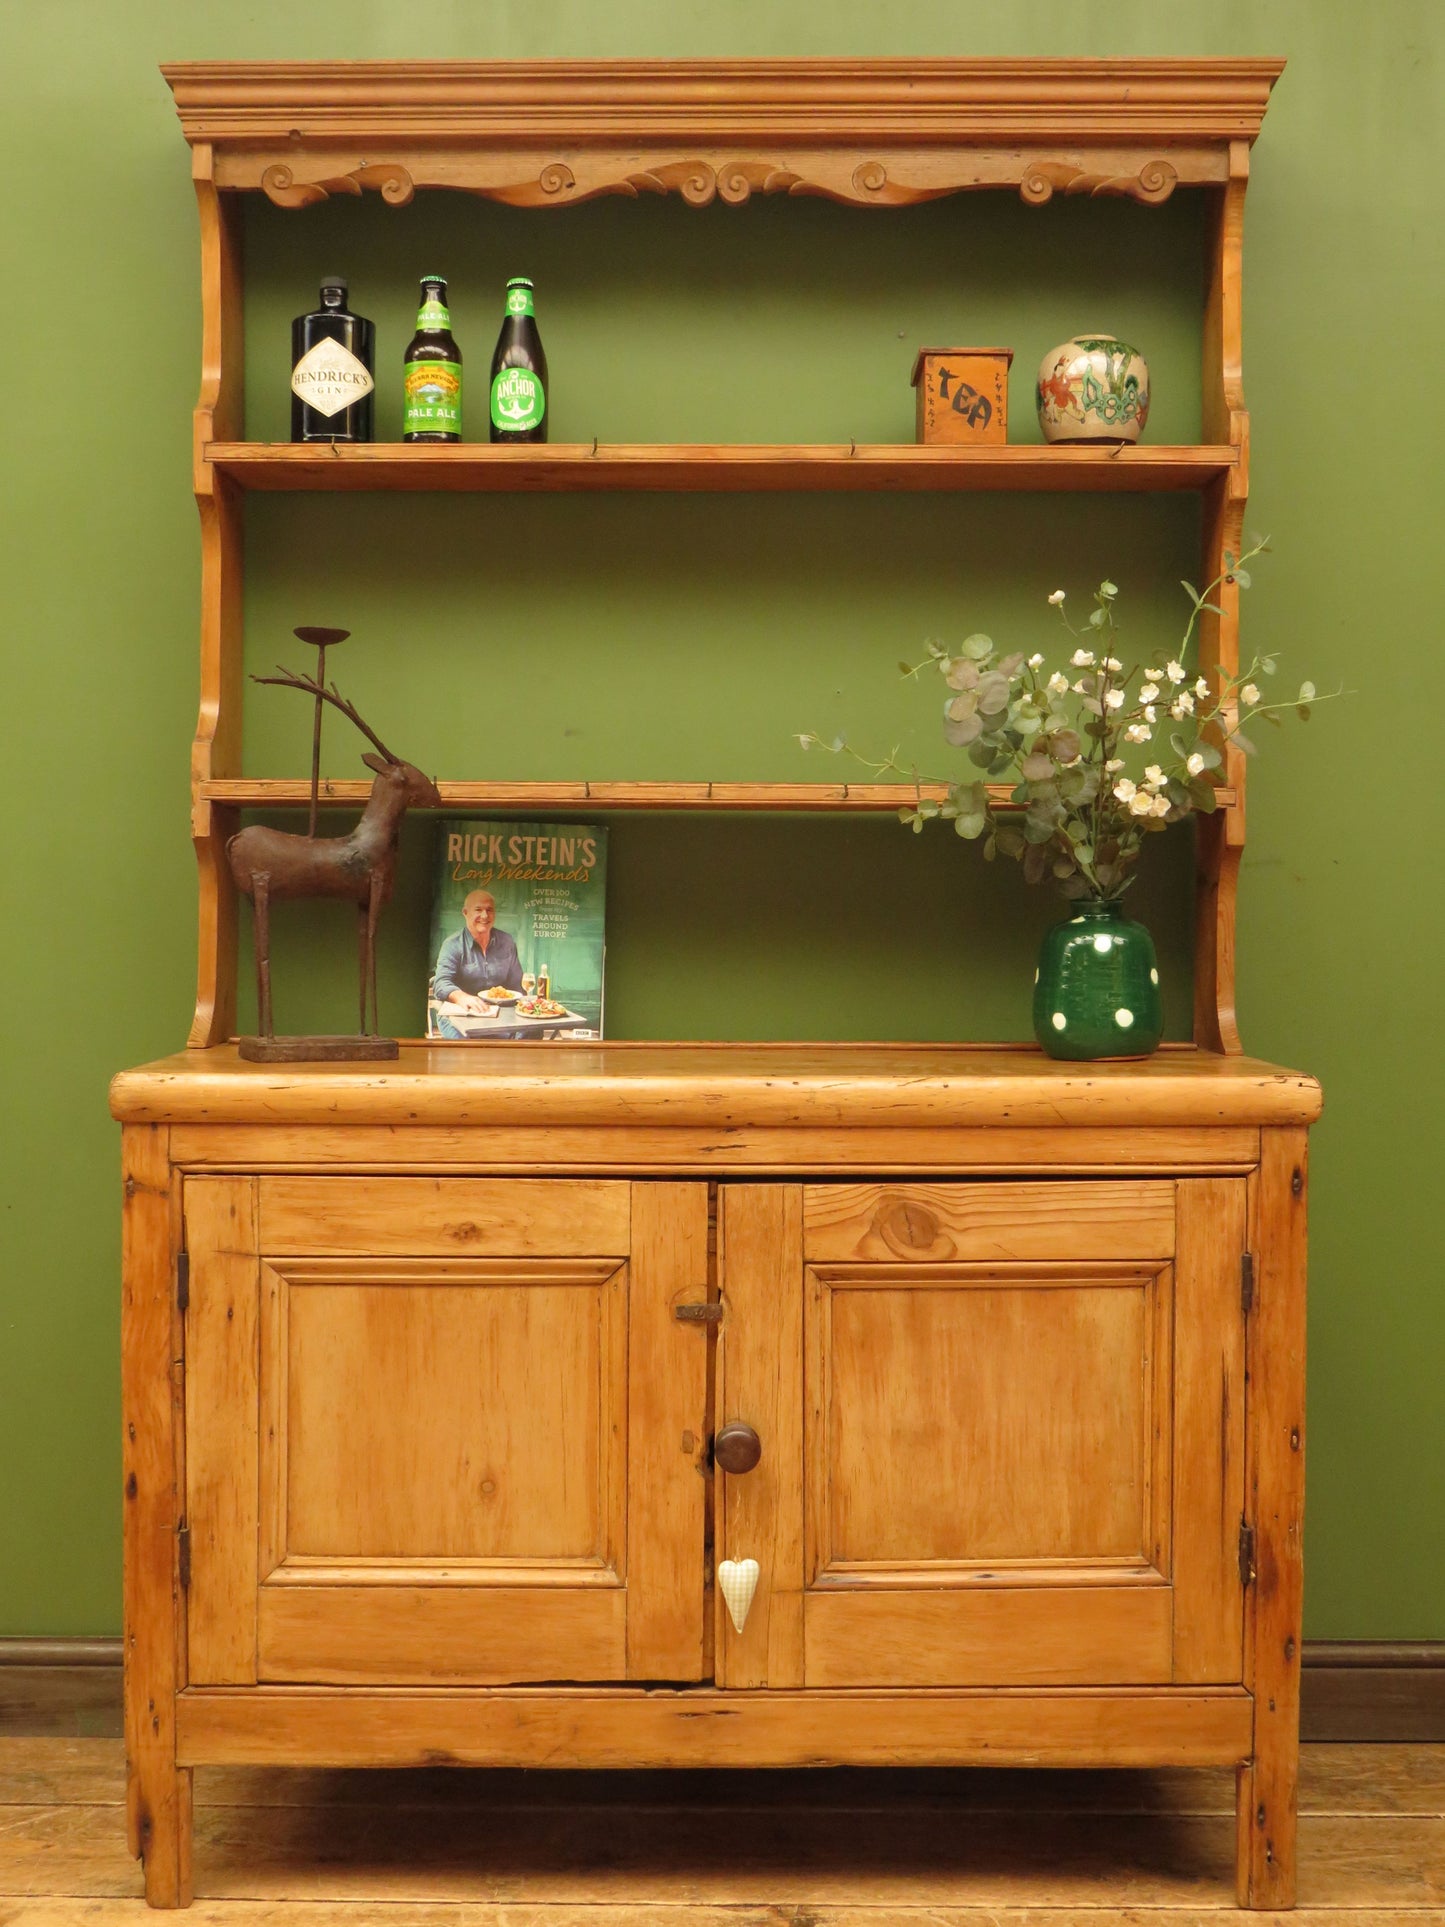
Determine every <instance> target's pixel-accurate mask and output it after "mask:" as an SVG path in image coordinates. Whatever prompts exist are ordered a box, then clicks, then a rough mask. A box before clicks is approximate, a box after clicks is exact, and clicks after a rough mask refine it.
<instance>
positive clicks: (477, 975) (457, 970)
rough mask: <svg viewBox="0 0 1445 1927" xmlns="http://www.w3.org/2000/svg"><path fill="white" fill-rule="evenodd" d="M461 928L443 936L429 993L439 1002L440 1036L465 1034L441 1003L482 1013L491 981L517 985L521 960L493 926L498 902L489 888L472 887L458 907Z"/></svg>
mask: <svg viewBox="0 0 1445 1927" xmlns="http://www.w3.org/2000/svg"><path fill="white" fill-rule="evenodd" d="M462 926H463V927H462V928H461V929H460V930H458V931H457V932H456V933H455V935H453V936H450V937H448V938H447V940H446V942H445V943H444V944H443V945H442V947H441V953H440V955H439V956H438V957H437V969H436V980H435V983H434V985H433V990H432V994H433V996H434V997H435V998H436V1000H437V1002H438V1003H439V1004H440V1005H442V1006H443V1008H442V1009H441V1010H439V1011H438V1012H437V1029H438V1030H439V1031H440V1032H441V1034H442V1036H443V1037H458V1038H459V1037H461V1036H463V1035H464V1033H463V1032H462V1031H459V1030H458V1029H457V1027H456V1025H455V1024H453V1023H452V1021H451V1020H450V1018H449V1017H448V1016H447V1013H446V1009H445V1006H446V1005H448V1004H450V1005H452V1006H453V1008H455V1009H457V1010H459V1011H469V1012H471V1013H472V1014H473V1015H481V1014H483V1013H484V1012H485V1011H486V1008H487V1006H486V1005H485V1004H484V1003H483V1002H482V992H483V991H484V990H490V989H491V988H492V986H493V985H494V984H496V985H500V986H501V987H502V989H504V990H520V989H521V988H522V962H521V959H520V958H519V957H518V955H517V946H516V944H515V942H514V941H513V940H512V937H511V936H510V935H509V933H508V932H507V931H505V930H499V929H498V928H497V900H496V898H495V897H494V896H493V895H492V893H491V892H490V890H473V891H472V892H471V893H470V895H469V896H468V897H467V899H466V901H465V902H464V903H463V905H462Z"/></svg>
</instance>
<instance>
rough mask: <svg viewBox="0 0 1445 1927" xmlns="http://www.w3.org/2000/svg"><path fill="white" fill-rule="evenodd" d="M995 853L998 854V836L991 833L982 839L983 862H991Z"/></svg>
mask: <svg viewBox="0 0 1445 1927" xmlns="http://www.w3.org/2000/svg"><path fill="white" fill-rule="evenodd" d="M997 855H998V837H997V835H993V836H989V837H986V838H985V840H984V846H983V860H984V862H985V863H992V862H993V860H994V858H995V857H996V856H997Z"/></svg>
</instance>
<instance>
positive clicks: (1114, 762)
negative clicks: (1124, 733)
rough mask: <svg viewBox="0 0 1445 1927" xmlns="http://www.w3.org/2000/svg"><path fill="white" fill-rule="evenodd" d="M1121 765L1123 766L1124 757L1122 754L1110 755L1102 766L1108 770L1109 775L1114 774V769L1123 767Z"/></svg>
mask: <svg viewBox="0 0 1445 1927" xmlns="http://www.w3.org/2000/svg"><path fill="white" fill-rule="evenodd" d="M1123 767H1124V759H1123V757H1122V756H1111V757H1110V758H1109V760H1108V762H1107V763H1105V765H1104V768H1105V769H1106V770H1107V771H1108V773H1109V775H1110V776H1112V775H1113V774H1114V771H1115V770H1116V769H1123Z"/></svg>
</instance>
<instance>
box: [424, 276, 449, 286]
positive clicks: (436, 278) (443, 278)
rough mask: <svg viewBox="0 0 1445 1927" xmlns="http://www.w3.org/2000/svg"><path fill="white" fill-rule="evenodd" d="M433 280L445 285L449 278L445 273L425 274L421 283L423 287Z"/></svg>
mask: <svg viewBox="0 0 1445 1927" xmlns="http://www.w3.org/2000/svg"><path fill="white" fill-rule="evenodd" d="M431 281H438V282H440V283H441V285H442V287H445V286H446V284H447V278H446V276H445V275H444V274H424V275H423V276H422V278H421V284H422V286H423V287H426V286H427V284H428V282H431Z"/></svg>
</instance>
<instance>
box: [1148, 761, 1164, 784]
mask: <svg viewBox="0 0 1445 1927" xmlns="http://www.w3.org/2000/svg"><path fill="white" fill-rule="evenodd" d="M1144 781H1145V782H1146V783H1147V784H1148V785H1149V787H1150V789H1151V790H1158V789H1163V787H1164V772H1163V770H1162V769H1160V767H1159V765H1158V764H1157V763H1151V764H1150V765H1149V767H1148V769H1146V770H1145V772H1144Z"/></svg>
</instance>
